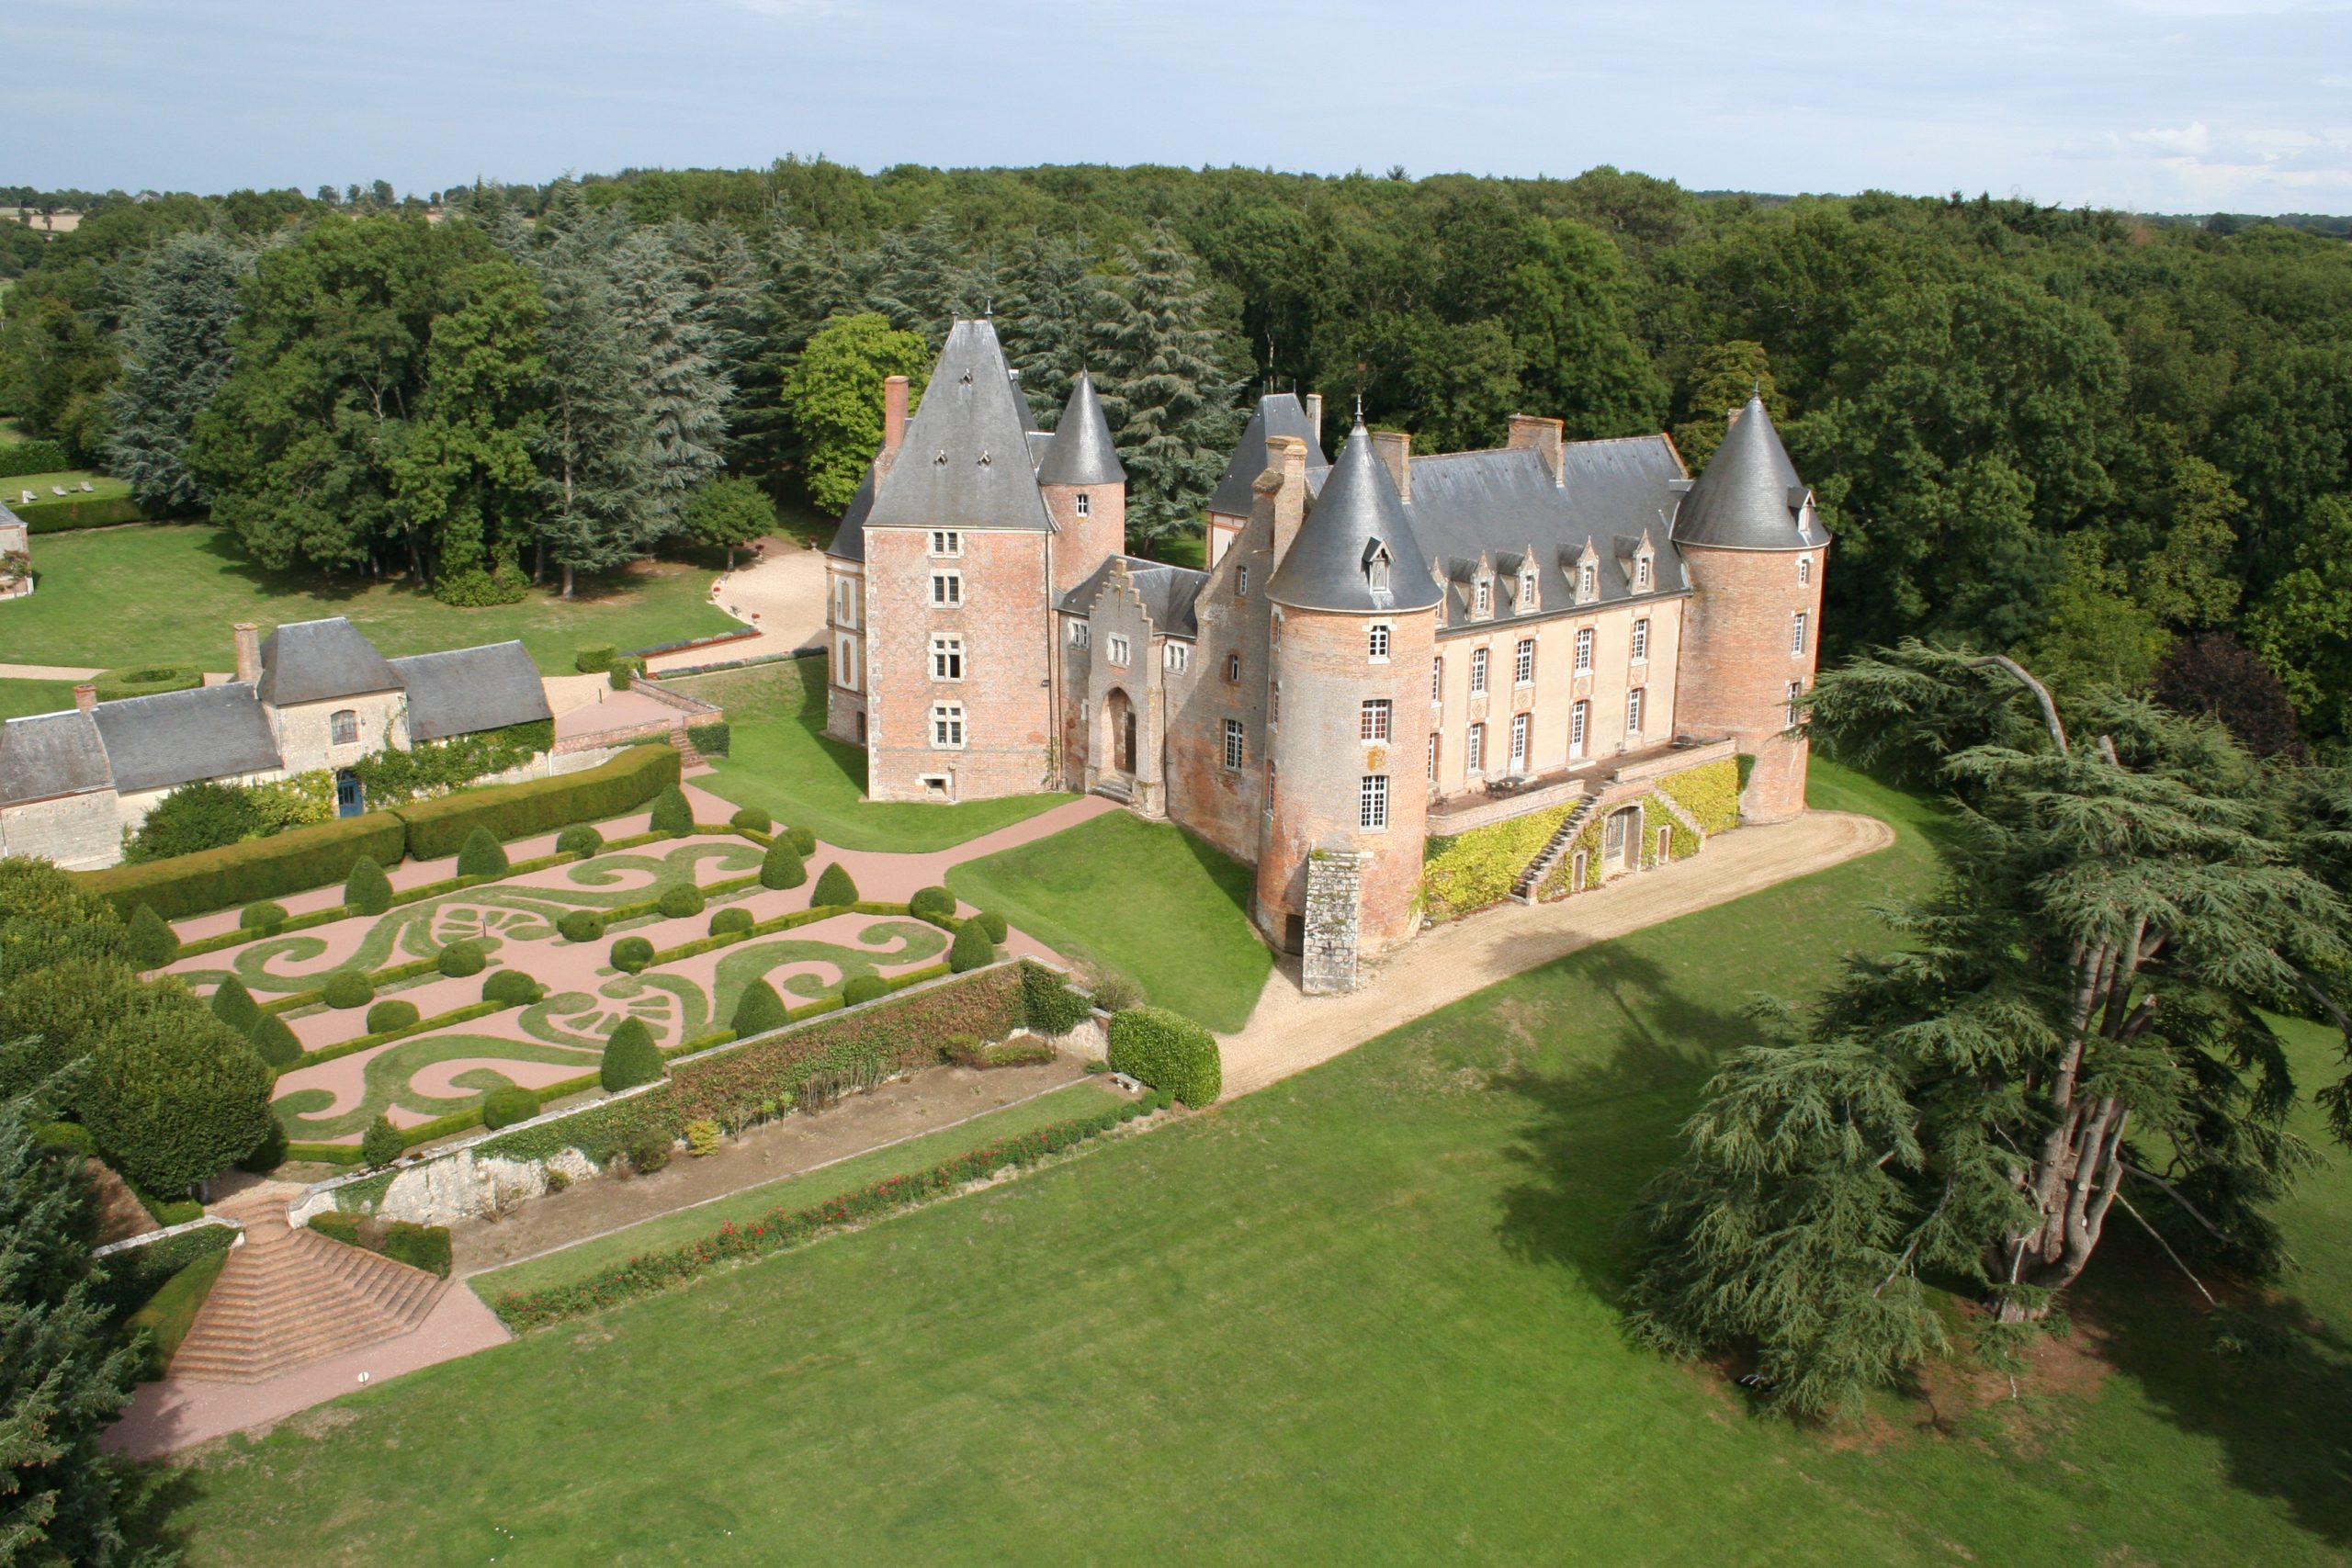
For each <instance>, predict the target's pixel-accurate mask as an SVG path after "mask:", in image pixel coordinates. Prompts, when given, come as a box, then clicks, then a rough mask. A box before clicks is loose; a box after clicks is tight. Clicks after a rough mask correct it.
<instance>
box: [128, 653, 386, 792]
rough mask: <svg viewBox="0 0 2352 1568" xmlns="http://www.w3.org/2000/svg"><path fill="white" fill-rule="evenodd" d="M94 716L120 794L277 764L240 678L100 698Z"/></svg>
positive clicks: (272, 743) (264, 723)
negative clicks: (189, 687) (113, 699)
mask: <svg viewBox="0 0 2352 1568" xmlns="http://www.w3.org/2000/svg"><path fill="white" fill-rule="evenodd" d="M319 624H321V623H318V622H312V623H311V625H314V626H315V625H319ZM370 651H371V652H372V651H373V649H370ZM379 662H380V660H379ZM387 668H389V666H388V667H387ZM397 683H398V682H386V684H388V685H393V684H397ZM372 689H376V690H380V689H381V688H372ZM95 716H96V719H97V728H98V737H99V739H101V740H102V741H103V742H104V743H105V745H106V755H107V762H108V763H110V764H111V765H112V768H113V772H114V787H115V788H116V789H118V790H119V791H120V792H122V793H123V794H125V795H130V794H132V793H133V792H135V791H138V790H142V789H166V788H169V787H170V786H171V785H173V784H189V783H192V782H193V781H195V780H197V779H218V778H228V777H231V776H233V775H235V774H238V773H267V772H269V771H270V770H271V769H273V768H276V767H277V766H278V765H279V762H278V756H277V740H276V739H274V738H273V737H272V736H271V734H270V732H269V719H268V717H267V716H266V715H265V714H264V713H263V712H262V706H261V703H260V701H259V699H258V697H257V696H256V695H255V693H254V688H253V687H252V686H249V685H247V684H246V683H245V682H243V681H232V682H228V683H227V684H226V685H220V686H199V687H197V688H195V689H194V690H191V691H186V692H161V693H158V694H155V695H154V696H152V697H125V698H124V699H122V700H121V701H119V702H112V703H100V704H99V705H97V708H96V714H95Z"/></svg>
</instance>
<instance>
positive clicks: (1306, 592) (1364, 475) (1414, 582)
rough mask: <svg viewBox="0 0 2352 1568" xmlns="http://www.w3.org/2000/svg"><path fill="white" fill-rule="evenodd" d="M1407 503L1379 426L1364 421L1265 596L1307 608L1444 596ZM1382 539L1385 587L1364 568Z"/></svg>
mask: <svg viewBox="0 0 2352 1568" xmlns="http://www.w3.org/2000/svg"><path fill="white" fill-rule="evenodd" d="M1405 511H1406V509H1405V505H1404V502H1402V501H1401V500H1400V499H1399V498H1398V496H1397V481H1396V480H1394V479H1390V478H1389V477H1388V468H1387V466H1386V465H1385V464H1384V463H1382V462H1381V460H1380V459H1379V458H1378V457H1374V455H1373V451H1372V433H1371V432H1370V431H1368V430H1366V429H1364V427H1363V425H1362V424H1361V423H1359V424H1358V425H1357V426H1356V428H1355V433H1354V434H1351V435H1350V436H1349V437H1348V444H1347V446H1344V447H1342V448H1341V449H1340V460H1339V461H1338V462H1337V463H1334V464H1332V465H1331V475H1330V478H1329V479H1326V480H1324V482H1323V493H1322V494H1321V495H1320V496H1318V497H1317V498H1316V500H1315V502H1314V504H1313V505H1311V506H1309V507H1308V508H1307V510H1306V521H1305V522H1303V523H1301V524H1300V525H1299V526H1298V536H1297V537H1295V538H1294V539H1293V540H1292V541H1291V545H1290V548H1289V549H1288V550H1287V551H1286V552H1284V554H1283V558H1282V561H1281V564H1279V565H1277V566H1276V567H1275V568H1274V575H1273V578H1272V581H1269V582H1268V583H1267V584H1266V597H1267V598H1269V599H1272V600H1273V601H1274V602H1275V603H1276V604H1287V605H1290V606H1291V607H1292V608H1294V609H1300V610H1342V611H1361V612H1367V613H1377V612H1379V611H1383V610H1426V609H1428V608H1430V606H1431V605H1433V604H1437V603H1438V598H1439V594H1438V587H1437V582H1436V581H1435V579H1434V578H1433V577H1432V576H1431V575H1430V558H1429V556H1428V555H1427V554H1426V553H1425V552H1424V551H1423V550H1422V548H1421V543H1420V540H1419V537H1417V536H1415V534H1414V532H1413V525H1412V524H1410V523H1409V522H1408V521H1407V520H1406V515H1405ZM1375 545H1377V546H1381V547H1385V548H1386V549H1387V551H1388V557H1389V562H1390V567H1389V572H1388V586H1387V587H1386V588H1385V589H1375V588H1374V587H1373V586H1372V579H1371V576H1370V574H1369V573H1367V572H1366V570H1365V569H1364V563H1365V561H1366V560H1367V559H1368V558H1370V555H1371V552H1372V550H1373V547H1374V546H1375Z"/></svg>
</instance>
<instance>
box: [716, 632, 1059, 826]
mask: <svg viewBox="0 0 2352 1568" xmlns="http://www.w3.org/2000/svg"><path fill="white" fill-rule="evenodd" d="M671 683H672V684H673V685H675V686H677V687H678V688H679V689H680V690H682V691H685V692H690V693H692V694H695V695H696V696H701V697H706V698H707V699H709V700H710V701H712V702H716V703H719V704H722V705H724V706H725V707H726V709H727V716H728V723H729V728H731V729H732V731H733V742H732V748H731V750H730V751H729V755H727V756H726V757H723V758H713V759H712V763H713V765H714V766H716V767H717V768H718V773H716V774H715V775H714V776H711V777H707V778H704V779H699V780H697V781H696V782H697V783H698V784H701V786H702V787H703V788H705V789H707V790H708V791H710V792H711V793H712V794H713V795H718V796H719V797H720V798H722V799H725V800H731V801H733V802H734V803H735V804H736V805H738V806H756V807H762V808H763V809H764V810H766V811H767V812H769V813H770V814H771V815H773V816H774V817H775V819H776V820H777V821H779V822H783V823H786V824H788V825H790V826H792V827H795V828H806V829H809V831H810V832H812V833H814V834H816V835H817V837H819V838H820V839H822V840H825V842H827V843H829V844H832V845H834V846H836V847H838V848H841V849H844V850H890V851H897V852H904V853H921V852H926V851H930V850H944V849H947V848H950V847H952V846H954V845H956V844H960V843H964V842H966V841H967V840H971V839H977V838H978V837H979V836H980V835H981V834H983V833H992V832H994V831H996V829H999V828H1005V827H1010V826H1012V824H1013V823H1015V822H1022V821H1026V820H1027V819H1028V818H1032V817H1035V815H1037V813H1039V812H1041V811H1046V810H1049V809H1050V808H1052V807H1056V806H1059V805H1060V804H1061V803H1062V802H1064V801H1066V800H1070V799H1073V798H1075V797H1074V796H1071V795H1009V796H1007V797H1005V798H1004V799H1001V800H966V801H957V802H956V803H955V804H953V805H941V806H932V805H926V804H923V803H922V802H888V801H870V800H867V799H865V749H864V748H862V747H858V746H851V745H846V744H844V743H842V741H839V740H835V739H831V738H830V737H828V736H827V735H826V734H825V733H824V729H825V663H824V660H821V659H794V660H785V661H783V662H780V663H775V664H763V665H757V666H754V667H752V669H749V670H740V671H721V672H720V673H718V674H716V675H699V676H693V677H690V678H688V679H686V680H684V681H677V682H671Z"/></svg>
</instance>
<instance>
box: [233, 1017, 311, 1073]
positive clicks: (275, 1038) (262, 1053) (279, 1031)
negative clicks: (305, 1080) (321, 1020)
mask: <svg viewBox="0 0 2352 1568" xmlns="http://www.w3.org/2000/svg"><path fill="white" fill-rule="evenodd" d="M247 1038H248V1039H250V1040H251V1041H252V1042H253V1043H254V1055H256V1056H259V1057H260V1058H261V1059H262V1060H263V1061H264V1062H265V1063H266V1064H267V1065H268V1066H273V1067H290V1066H293V1065H294V1064H295V1063H297V1062H299V1061H300V1060H301V1059H302V1043H301V1042H300V1040H298V1039H296V1038H295V1037H294V1026H293V1025H292V1024H290V1023H288V1022H287V1021H285V1020H284V1019H282V1018H280V1017H278V1016H277V1014H276V1013H274V1012H266V1013H263V1014H262V1015H261V1016H260V1018H259V1019H258V1020H257V1021H255V1022H254V1027H253V1032H252V1033H251V1034H250V1035H248V1036H247Z"/></svg>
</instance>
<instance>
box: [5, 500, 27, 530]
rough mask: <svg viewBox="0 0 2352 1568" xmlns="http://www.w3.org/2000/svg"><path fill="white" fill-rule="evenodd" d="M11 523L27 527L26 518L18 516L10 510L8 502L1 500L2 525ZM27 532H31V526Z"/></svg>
mask: <svg viewBox="0 0 2352 1568" xmlns="http://www.w3.org/2000/svg"><path fill="white" fill-rule="evenodd" d="M11 524H13V525H16V526H17V527H19V528H25V520H24V519H23V518H21V517H19V516H17V514H16V513H13V512H11V511H9V510H8V503H7V502H5V501H0V527H6V526H8V525H11ZM26 532H27V533H28V534H29V533H30V532H31V530H30V529H29V528H26Z"/></svg>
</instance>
